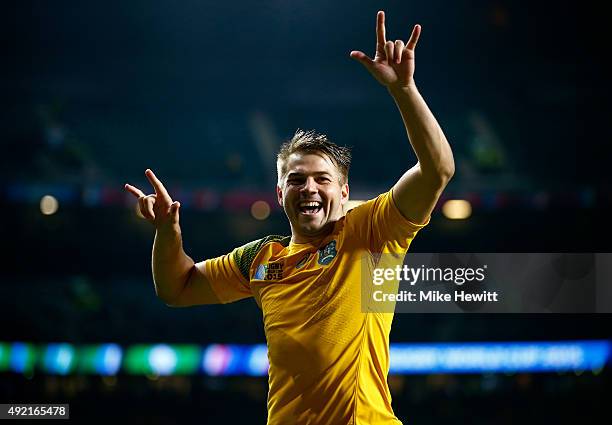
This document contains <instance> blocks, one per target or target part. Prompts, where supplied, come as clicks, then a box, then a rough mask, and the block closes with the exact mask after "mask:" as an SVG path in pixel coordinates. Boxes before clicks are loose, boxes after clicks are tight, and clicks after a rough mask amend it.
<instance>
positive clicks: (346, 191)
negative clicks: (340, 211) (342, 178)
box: [340, 183, 349, 205]
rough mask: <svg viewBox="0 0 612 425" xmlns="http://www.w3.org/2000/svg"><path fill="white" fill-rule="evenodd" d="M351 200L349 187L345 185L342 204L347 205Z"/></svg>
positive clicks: (343, 186)
mask: <svg viewBox="0 0 612 425" xmlns="http://www.w3.org/2000/svg"><path fill="white" fill-rule="evenodd" d="M348 200H349V185H348V183H344V184H343V185H342V197H341V198H340V204H341V205H345V204H346V203H347V202H348Z"/></svg>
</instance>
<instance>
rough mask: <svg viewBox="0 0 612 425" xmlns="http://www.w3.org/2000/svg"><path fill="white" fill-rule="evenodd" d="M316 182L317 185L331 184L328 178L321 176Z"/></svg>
mask: <svg viewBox="0 0 612 425" xmlns="http://www.w3.org/2000/svg"><path fill="white" fill-rule="evenodd" d="M317 181H318V182H319V183H329V182H331V179H330V178H329V177H325V176H321V177H319V178H318V179H317Z"/></svg>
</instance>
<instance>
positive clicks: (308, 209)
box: [298, 201, 323, 215]
mask: <svg viewBox="0 0 612 425" xmlns="http://www.w3.org/2000/svg"><path fill="white" fill-rule="evenodd" d="M321 208H323V204H322V203H321V202H317V201H309V202H300V203H299V206H298V209H299V210H300V214H304V215H315V214H316V213H318V212H319V211H321Z"/></svg>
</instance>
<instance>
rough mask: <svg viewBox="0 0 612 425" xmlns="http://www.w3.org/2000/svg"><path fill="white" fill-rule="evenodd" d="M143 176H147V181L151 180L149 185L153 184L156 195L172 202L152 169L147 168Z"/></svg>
mask: <svg viewBox="0 0 612 425" xmlns="http://www.w3.org/2000/svg"><path fill="white" fill-rule="evenodd" d="M145 176H147V179H149V182H151V185H153V188H154V189H155V193H156V194H157V195H158V196H161V197H163V198H165V199H166V200H168V203H172V200H171V198H170V195H168V191H167V190H166V188H165V187H164V185H163V184H162V182H161V181H160V180H159V179H158V178H157V177H156V176H155V174H153V171H151V170H150V169H149V168H147V170H146V171H145Z"/></svg>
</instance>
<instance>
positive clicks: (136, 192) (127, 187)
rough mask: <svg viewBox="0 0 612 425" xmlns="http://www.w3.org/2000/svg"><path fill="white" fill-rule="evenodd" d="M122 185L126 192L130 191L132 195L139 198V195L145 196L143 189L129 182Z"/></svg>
mask: <svg viewBox="0 0 612 425" xmlns="http://www.w3.org/2000/svg"><path fill="white" fill-rule="evenodd" d="M123 187H124V188H125V190H127V191H128V192H130V193H131V194H132V195H134V196H135V197H137V198H140V197H141V196H145V194H144V193H143V191H142V190H140V189H138V188H137V187H136V186H132V185H131V184H128V183H126V184H125V186H123Z"/></svg>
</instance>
